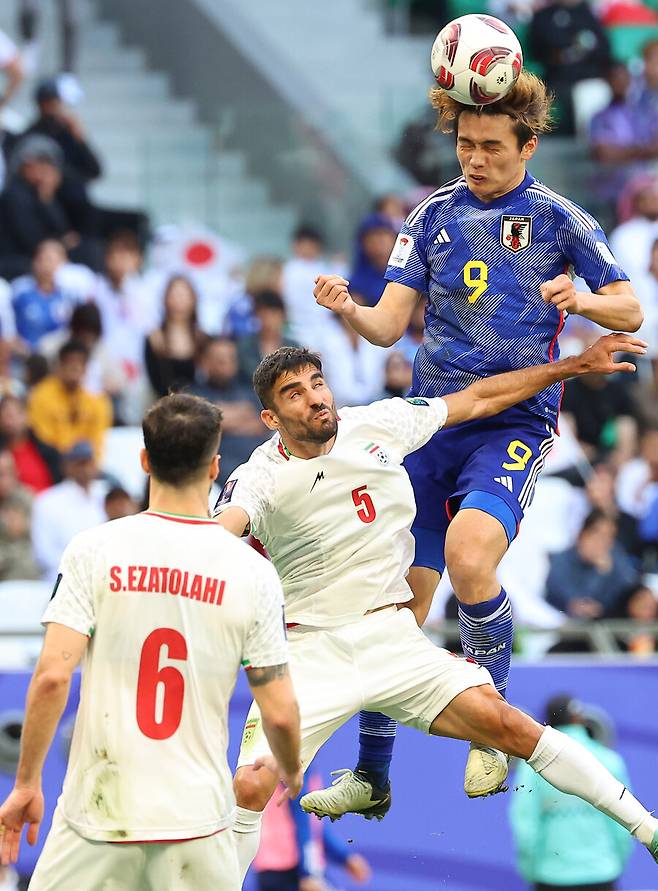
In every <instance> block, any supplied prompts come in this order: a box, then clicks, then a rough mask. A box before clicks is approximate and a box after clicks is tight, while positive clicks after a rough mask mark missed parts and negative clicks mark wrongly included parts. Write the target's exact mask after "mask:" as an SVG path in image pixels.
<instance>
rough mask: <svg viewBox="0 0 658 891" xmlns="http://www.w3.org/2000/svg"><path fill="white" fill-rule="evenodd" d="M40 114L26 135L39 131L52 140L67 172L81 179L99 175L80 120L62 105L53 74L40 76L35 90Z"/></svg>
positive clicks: (98, 165) (96, 162) (85, 179)
mask: <svg viewBox="0 0 658 891" xmlns="http://www.w3.org/2000/svg"><path fill="white" fill-rule="evenodd" d="M34 101H35V102H36V104H37V108H38V111H39V115H38V117H37V118H36V120H35V121H33V123H32V124H30V126H29V127H28V128H27V130H26V131H25V135H28V134H30V133H40V134H41V135H42V136H48V137H49V138H50V139H52V140H54V141H55V142H56V143H57V145H58V146H59V147H60V149H61V151H62V156H63V158H64V168H65V171H66V173H67V174H69V175H70V176H72V177H75V178H76V179H78V180H80V181H81V182H83V183H86V182H90V181H91V180H94V179H98V177H99V176H100V175H101V173H102V168H101V163H100V161H99V159H98V157H97V156H96V154H95V153H94V151H93V149H92V148H91V146H90V145H89V143H88V142H87V141H86V139H85V134H84V130H83V128H82V124H81V123H80V121H79V120H78V118H77V117H76V116H75V115H73V114H72V113H71V112H70V111H68V110H67V108H66V107H65V105H64V103H63V101H62V96H61V90H60V86H59V84H58V81H57V80H56V79H55V78H49V79H48V80H43V81H41V83H40V84H39V85H38V87H37V88H36V90H35V93H34Z"/></svg>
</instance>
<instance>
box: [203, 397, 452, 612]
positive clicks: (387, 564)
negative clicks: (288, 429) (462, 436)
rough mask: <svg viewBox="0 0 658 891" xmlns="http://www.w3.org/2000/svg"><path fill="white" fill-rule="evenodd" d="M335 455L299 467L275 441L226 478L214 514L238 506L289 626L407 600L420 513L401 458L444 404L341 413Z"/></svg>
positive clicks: (426, 433)
mask: <svg viewBox="0 0 658 891" xmlns="http://www.w3.org/2000/svg"><path fill="white" fill-rule="evenodd" d="M339 416H340V421H339V422H338V434H337V436H336V441H335V443H334V445H333V447H332V449H331V451H330V452H329V453H328V454H326V455H321V456H319V457H317V458H310V459H302V458H296V457H295V456H294V455H290V454H288V453H287V452H286V450H285V448H284V447H283V444H282V443H281V440H280V439H279V436H278V435H276V436H274V437H273V438H272V439H271V440H269V441H268V442H266V443H265V444H264V445H262V446H259V447H258V448H257V449H256V450H255V451H254V453H253V454H252V456H251V458H250V459H249V461H248V462H247V463H246V464H243V465H242V466H241V467H238V469H237V470H235V471H234V473H233V474H232V475H231V476H230V478H229V480H228V481H227V483H226V485H225V486H224V490H223V492H222V494H221V496H220V498H219V501H218V503H217V508H216V513H221V511H222V510H225V509H226V508H227V507H230V506H237V507H241V508H242V509H243V510H244V511H246V513H247V514H248V516H249V520H250V525H251V532H252V533H253V534H254V535H255V536H256V538H258V539H259V540H260V541H261V542H262V543H263V545H264V546H265V547H266V548H267V550H268V551H269V554H270V556H271V558H272V562H273V563H274V565H275V566H276V569H277V571H278V573H279V577H280V578H281V581H282V583H283V590H284V593H285V598H286V618H287V620H288V622H291V623H292V622H297V623H299V624H301V625H313V626H318V627H335V626H337V625H342V624H344V623H347V622H352V621H355V620H356V619H357V618H359V617H360V616H362V615H363V614H364V613H366V612H367V611H368V610H371V609H375V608H377V607H380V606H384V605H386V604H390V603H401V602H403V601H406V600H409V599H410V598H411V592H410V589H409V586H408V585H407V583H406V580H405V576H406V574H407V571H408V569H409V566H410V565H411V562H412V560H413V556H414V540H413V536H412V535H411V532H410V531H409V530H410V526H411V523H412V521H413V519H414V516H415V513H416V505H415V501H414V496H413V491H412V488H411V483H410V482H409V477H408V476H407V472H406V471H405V470H404V468H403V467H402V466H401V464H402V461H403V459H404V457H405V456H406V455H407V454H408V453H409V452H412V451H414V450H415V449H418V448H420V446H422V445H424V444H425V443H426V442H427V441H428V440H429V439H430V437H431V436H432V435H433V434H434V433H436V431H437V430H440V429H441V427H442V426H443V425H444V424H445V421H446V418H447V416H448V408H447V405H446V403H445V402H444V401H443V400H442V399H413V400H405V399H397V398H396V399H384V400H382V401H381V402H375V403H373V404H372V405H368V406H361V407H356V408H343V409H341V410H340V411H339Z"/></svg>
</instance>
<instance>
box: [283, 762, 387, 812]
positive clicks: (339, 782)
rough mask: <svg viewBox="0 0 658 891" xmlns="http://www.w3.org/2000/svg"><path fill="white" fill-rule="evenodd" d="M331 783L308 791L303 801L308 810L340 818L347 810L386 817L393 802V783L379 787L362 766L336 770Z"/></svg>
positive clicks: (305, 809)
mask: <svg viewBox="0 0 658 891" xmlns="http://www.w3.org/2000/svg"><path fill="white" fill-rule="evenodd" d="M331 775H332V777H334V776H335V777H336V779H335V780H334V781H333V783H332V784H331V786H328V787H327V788H326V789H318V791H317V792H307V793H306V795H303V796H302V798H301V800H300V804H301V806H302V810H303V811H306V813H307V814H315V815H316V816H318V817H329V818H330V819H331V821H332V822H333V821H334V820H339V819H340V818H341V817H342V816H343V814H360V815H361V816H363V817H365V818H366V820H372V819H377V820H383V818H384V815H385V814H386V813H387V811H388V809H389V808H390V806H391V784H390V783H387V784H386V788H385V789H377V788H376V787H375V786H373V784H372V783H371V782H370V780H369V779H368V777H367V775H366V774H365V773H364V772H363V771H361V770H333V771H332V772H331Z"/></svg>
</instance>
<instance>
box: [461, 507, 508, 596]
mask: <svg viewBox="0 0 658 891" xmlns="http://www.w3.org/2000/svg"><path fill="white" fill-rule="evenodd" d="M509 544H510V542H509V540H508V537H507V535H506V533H505V529H504V528H503V526H502V525H501V523H500V521H499V520H498V519H497V518H496V517H494V516H492V515H491V514H490V513H488V512H487V511H486V510H484V509H479V508H471V507H465V508H463V509H461V510H459V511H458V513H457V515H456V516H455V518H454V519H453V521H452V522H451V523H450V527H449V528H448V532H447V535H446V544H445V555H446V564H447V566H448V572H449V573H450V580H451V582H452V584H453V587H455V589H456V591H457V594H461V590H460V588H461V585H460V582H462V580H464V581H467V580H469V579H473V578H477V577H482V578H486V577H489V576H491V575H492V574H495V572H496V568H497V566H498V564H499V563H500V561H501V560H502V559H503V557H504V556H505V553H506V552H507V548H508V547H509Z"/></svg>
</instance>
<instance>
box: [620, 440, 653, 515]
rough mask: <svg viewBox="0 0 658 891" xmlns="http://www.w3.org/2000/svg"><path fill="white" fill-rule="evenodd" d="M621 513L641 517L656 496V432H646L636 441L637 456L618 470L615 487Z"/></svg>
mask: <svg viewBox="0 0 658 891" xmlns="http://www.w3.org/2000/svg"><path fill="white" fill-rule="evenodd" d="M616 494H617V501H618V502H619V506H620V508H621V510H623V511H624V512H625V513H627V514H629V515H630V516H632V517H635V518H636V519H638V520H639V519H640V518H641V517H643V516H644V515H645V514H646V512H647V511H648V509H649V506H650V505H651V504H652V502H653V500H654V498H655V497H656V496H657V495H658V429H650V430H647V431H646V432H645V433H644V434H643V436H642V439H641V440H640V450H639V456H638V457H637V458H634V459H633V460H632V461H628V462H627V463H626V464H624V466H623V467H622V468H621V469H620V471H619V475H618V477H617V487H616Z"/></svg>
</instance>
